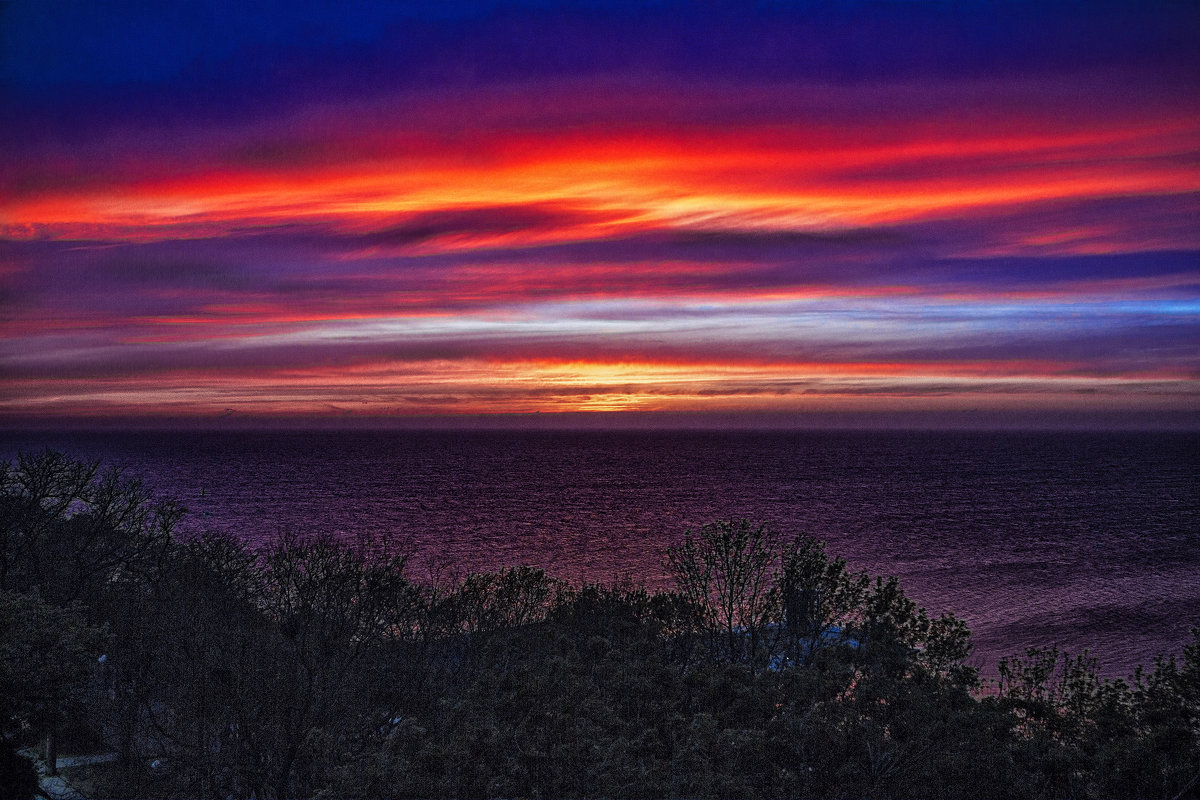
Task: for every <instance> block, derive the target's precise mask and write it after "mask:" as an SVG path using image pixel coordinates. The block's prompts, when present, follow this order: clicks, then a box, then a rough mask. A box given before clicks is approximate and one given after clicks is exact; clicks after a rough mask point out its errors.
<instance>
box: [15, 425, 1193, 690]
mask: <svg viewBox="0 0 1200 800" xmlns="http://www.w3.org/2000/svg"><path fill="white" fill-rule="evenodd" d="M44 448H53V449H58V450H62V451H65V452H68V453H70V454H72V455H75V456H77V457H82V458H88V459H92V458H95V459H102V460H103V461H105V462H106V463H110V464H115V465H118V466H120V467H121V468H122V469H124V470H125V471H127V472H129V473H130V474H136V475H141V476H142V477H143V478H144V479H145V481H146V482H147V484H148V485H149V486H150V487H151V488H152V489H153V490H154V491H155V492H157V493H159V494H163V495H169V496H173V497H176V498H178V499H180V500H181V501H182V502H183V503H184V504H185V505H186V506H187V507H188V508H189V514H188V517H187V519H186V522H185V525H184V527H185V529H186V530H190V531H195V530H200V529H204V528H210V529H215V530H221V531H225V532H228V533H231V534H233V535H235V536H238V537H242V538H244V539H246V540H248V541H250V542H253V543H259V544H261V543H264V542H268V541H270V540H271V539H272V538H273V537H276V536H278V535H280V534H281V533H284V532H298V533H302V534H303V533H324V534H329V535H334V536H337V537H343V538H346V539H352V540H363V541H375V542H390V543H393V544H395V545H397V546H400V547H401V548H403V549H405V550H407V551H409V552H411V553H412V562H411V563H412V568H413V571H414V573H415V574H416V575H418V576H423V575H425V574H427V573H429V572H430V571H432V572H435V573H437V574H440V575H442V576H443V577H453V576H454V575H457V574H462V573H464V572H466V571H470V570H487V569H497V568H501V567H505V566H512V565H516V564H532V565H536V566H540V567H544V568H545V569H546V570H547V571H548V572H549V573H551V574H552V575H555V576H558V577H562V578H565V579H568V580H572V581H583V580H591V581H611V580H614V579H631V580H633V581H635V582H644V583H645V584H647V585H648V586H651V587H660V586H663V585H665V584H666V583H667V580H668V578H667V575H666V573H665V570H664V568H663V564H662V558H663V554H664V552H665V549H666V548H667V547H668V546H669V545H670V544H672V543H673V542H677V541H678V540H679V539H680V538H681V537H682V536H683V535H684V533H685V532H686V531H687V530H689V529H694V528H696V527H698V526H701V525H704V524H705V523H708V522H712V521H714V520H718V519H728V518H743V517H744V518H748V519H751V520H754V521H761V522H764V523H767V524H769V525H771V526H773V527H775V528H777V529H778V530H780V531H781V532H783V533H785V534H788V535H791V534H797V533H807V534H810V535H812V536H815V537H818V538H820V539H823V540H825V541H826V542H827V543H828V548H829V551H830V552H831V553H832V554H835V555H839V556H843V557H845V558H846V559H847V560H848V561H849V562H850V565H851V566H852V567H853V568H856V569H864V570H866V571H868V572H869V573H871V574H874V575H885V576H886V575H895V576H897V577H898V578H899V579H900V581H901V584H902V586H903V587H904V588H905V589H906V591H907V592H908V594H909V595H910V596H912V597H913V598H915V599H916V600H917V601H918V602H919V603H920V604H921V605H923V606H924V607H925V608H926V609H927V610H929V611H930V612H931V613H933V614H940V613H942V612H953V613H955V614H957V615H958V616H960V617H961V618H963V619H965V620H966V621H967V623H968V624H969V625H970V627H971V629H972V631H973V635H974V642H975V654H974V656H973V657H972V662H973V663H975V664H977V665H979V666H981V667H982V668H984V670H985V672H986V673H994V668H995V663H996V661H997V659H998V658H1000V657H1001V656H1004V655H1010V654H1018V653H1021V652H1022V651H1024V649H1025V648H1027V647H1032V646H1044V645H1052V644H1055V645H1058V646H1059V647H1060V648H1063V649H1065V650H1068V651H1069V652H1071V653H1078V652H1081V651H1082V650H1083V649H1085V648H1090V649H1091V650H1092V651H1093V652H1094V653H1095V654H1096V655H1098V656H1099V657H1100V659H1101V670H1102V672H1103V673H1104V674H1106V675H1111V676H1123V675H1127V674H1129V673H1130V672H1132V670H1133V668H1134V667H1135V666H1136V665H1138V664H1146V665H1147V666H1148V665H1149V664H1150V662H1151V660H1152V659H1153V657H1154V656H1155V655H1156V654H1159V653H1170V652H1178V650H1179V648H1180V647H1181V646H1182V645H1183V644H1184V643H1185V642H1187V641H1188V640H1189V628H1190V627H1192V626H1197V625H1200V435H1197V434H1186V433H1130V432H1121V433H1084V432H1070V433H1067V432H1057V433H1048V432H1024V433H1022V432H1003V433H968V432H945V431H943V432H928V431H922V432H914V431H907V432H900V431H892V432H880V431H870V432H868V431H837V432H829V431H821V432H765V431H764V432H717V431H713V432H697V431H673V432H631V431H625V432H601V431H537V432H532V431H504V432H494V431H493V432H488V431H404V432H345V431H339V432H333V431H325V432H295V431H293V432H255V433H247V432H220V433H217V432H170V433H168V432H153V433H146V432H142V433H131V432H119V433H118V432H105V433H64V432H57V433H37V434H34V433H20V434H16V433H7V434H0V456H3V457H4V458H12V457H13V455H15V453H17V452H18V451H22V450H24V451H36V450H40V449H44Z"/></svg>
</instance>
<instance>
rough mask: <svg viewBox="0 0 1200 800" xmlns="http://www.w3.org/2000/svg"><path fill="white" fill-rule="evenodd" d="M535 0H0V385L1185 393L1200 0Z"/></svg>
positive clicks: (1190, 337) (526, 405)
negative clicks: (329, 0) (374, 2)
mask: <svg viewBox="0 0 1200 800" xmlns="http://www.w3.org/2000/svg"><path fill="white" fill-rule="evenodd" d="M566 6H567V4H556V3H548V2H520V3H514V2H507V3H501V2H454V1H453V0H445V1H443V2H436V3H409V4H404V3H387V4H384V3H381V4H379V5H378V6H368V5H362V6H359V5H358V4H341V3H333V4H328V5H325V4H321V3H311V2H294V1H293V2H286V3H285V2H279V3H275V2H248V1H247V0H240V1H239V2H236V3H226V2H206V3H145V4H141V5H139V4H132V3H120V4H108V3H96V2H91V1H88V2H57V1H56V2H41V1H40V0H29V1H28V2H23V1H22V0H16V2H10V3H8V4H6V5H5V6H4V7H3V8H2V10H0V312H2V313H0V330H2V331H3V335H2V336H3V338H2V340H0V421H7V422H8V423H10V424H15V425H47V426H53V425H56V424H60V423H66V422H71V421H76V422H77V421H79V420H93V421H95V420H100V421H104V420H109V421H111V420H125V421H155V420H159V421H162V420H174V421H184V422H189V421H190V422H198V423H203V422H224V421H227V420H231V419H232V420H242V421H244V420H252V421H259V422H273V421H279V420H286V421H317V422H326V421H330V420H339V421H342V422H345V421H346V420H351V421H352V423H353V422H356V421H360V420H368V421H373V422H374V423H376V424H378V423H379V422H380V421H381V420H382V421H385V422H386V421H393V422H396V423H397V424H405V423H406V422H412V421H413V420H425V421H429V420H434V421H437V420H442V421H453V420H456V419H458V420H461V419H471V420H475V421H480V420H482V422H483V423H486V422H487V420H488V419H498V418H493V417H490V416H488V415H523V414H533V413H534V412H540V414H542V415H546V414H557V415H560V416H558V417H556V418H559V419H577V418H579V417H580V415H581V413H582V412H625V413H630V412H633V414H632V416H633V417H636V418H639V419H643V418H648V419H659V420H664V421H668V420H679V419H688V418H692V417H693V416H694V415H697V414H698V415H700V418H705V419H721V420H738V419H743V420H755V419H769V420H772V421H774V422H782V423H784V424H798V425H803V424H806V423H807V422H812V421H817V420H821V419H830V418H832V419H838V420H844V419H855V418H862V419H867V418H870V417H871V416H872V415H883V417H884V418H901V417H903V415H911V414H917V415H925V418H927V419H931V420H936V419H939V418H944V419H953V420H962V419H978V420H980V421H983V422H986V421H988V420H1012V419H1020V420H1025V421H1031V422H1033V423H1036V422H1037V421H1038V420H1075V421H1079V420H1082V421H1086V420H1089V419H1096V420H1105V421H1107V422H1112V421H1113V420H1117V421H1120V420H1122V419H1126V420H1132V421H1137V422H1138V423H1139V424H1140V423H1145V424H1159V423H1161V424H1171V425H1174V424H1185V425H1194V424H1196V423H1197V420H1200V47H1198V46H1197V42H1200V5H1197V4H1196V3H1194V2H1177V3H1166V2H1157V3H1156V2H1129V3H1103V2H1076V3H1061V4H1054V3H1046V2H1029V3H986V4H985V3H978V4H974V3H966V2H963V3H941V2H915V1H914V2H904V1H902V0H893V1H892V2H878V3H870V2H853V1H850V2H840V3H803V2H763V3H757V4H755V3H748V2H730V3H674V2H661V3H656V2H638V3H616V2H588V3H576V4H570V5H569V9H568V8H567V7H566ZM705 415H708V416H705ZM830 415H832V416H830ZM855 415H858V417H855ZM888 415H892V417H888ZM972 415H975V416H972ZM542 418H543V419H544V418H545V417H542ZM605 418H610V417H609V416H607V415H606V416H605Z"/></svg>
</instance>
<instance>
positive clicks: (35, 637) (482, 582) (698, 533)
mask: <svg viewBox="0 0 1200 800" xmlns="http://www.w3.org/2000/svg"><path fill="white" fill-rule="evenodd" d="M0 487H2V491H0V537H2V538H0V739H2V741H0V785H2V786H4V787H6V793H0V794H4V796H5V797H13V798H21V797H31V796H32V794H33V791H34V789H33V788H31V786H36V781H35V782H34V783H33V784H32V785H31V784H30V781H31V780H34V779H31V777H30V770H31V769H32V765H31V763H30V762H29V761H28V760H27V759H26V758H24V757H23V756H22V755H21V754H20V753H19V752H18V751H19V750H21V748H26V747H30V746H37V747H42V748H45V749H46V750H49V751H51V752H49V753H48V754H47V757H48V760H49V761H50V762H52V761H53V751H54V750H55V749H59V750H62V749H90V750H95V749H105V750H111V751H113V752H115V753H116V756H117V759H116V761H115V762H114V763H112V764H108V765H105V766H103V767H97V768H95V769H94V771H93V773H92V775H91V776H90V780H91V781H92V785H94V786H96V787H97V789H96V791H97V792H98V793H99V794H98V796H106V797H107V796H111V797H116V796H120V797H156V798H171V797H181V798H183V797H186V798H201V797H203V798H230V797H233V798H249V797H254V798H326V797H346V798H354V797H363V798H367V797H370V798H426V797H464V798H465V797H628V798H642V797H645V798H656V797H726V798H727V797H745V798H751V797H763V798H776V797H839V798H840V797H872V798H885V797H897V798H900V797H904V798H913V797H928V798H954V797H981V796H986V797H994V798H1007V797H1013V798H1060V797H1061V798H1066V797H1072V798H1076V797H1079V798H1086V797H1162V798H1184V797H1198V796H1200V633H1197V634H1196V639H1195V641H1194V642H1193V643H1192V644H1190V645H1188V646H1187V647H1185V648H1184V652H1183V654H1182V657H1181V658H1175V657H1170V658H1165V659H1164V658H1160V659H1158V660H1157V661H1156V662H1155V663H1154V665H1153V667H1152V668H1151V669H1149V670H1145V671H1142V670H1139V671H1138V673H1137V674H1136V675H1134V676H1133V677H1132V679H1131V680H1129V681H1124V680H1101V679H1100V678H1099V677H1098V676H1097V668H1096V661H1095V659H1094V658H1092V657H1091V656H1088V655H1087V654H1085V655H1083V656H1077V657H1068V656H1067V655H1065V654H1061V653H1059V652H1058V651H1056V650H1054V649H1042V650H1031V651H1029V652H1027V653H1026V654H1024V655H1023V656H1021V657H1016V658H1011V659H1006V660H1005V661H1002V662H1001V664H1000V665H999V675H1000V679H999V682H998V684H996V685H995V686H993V687H992V691H990V692H986V693H983V692H981V691H980V690H981V688H982V685H983V682H982V681H981V679H980V676H979V674H978V671H977V670H976V669H975V668H973V667H971V666H968V665H967V663H966V661H967V658H968V656H969V655H970V652H971V641H970V634H969V631H968V630H967V628H966V626H965V624H964V623H963V622H962V621H961V620H958V619H956V618H955V617H953V616H951V615H944V616H940V617H936V618H934V617H931V616H929V615H928V614H926V612H925V611H924V610H923V609H921V608H920V607H918V606H917V604H916V603H914V602H913V601H912V600H911V599H910V598H908V597H907V596H906V595H905V593H904V591H903V589H902V588H901V587H900V586H899V585H898V584H897V582H896V581H895V579H889V580H885V579H882V578H872V577H870V576H868V575H866V574H865V573H862V572H856V571H854V570H853V569H851V568H850V566H849V565H847V563H846V562H845V561H844V560H843V559H840V558H835V557H832V556H830V555H829V554H828V553H827V552H826V550H825V547H824V545H823V544H822V543H820V542H818V541H815V540H813V539H810V538H806V537H796V538H790V537H785V536H783V535H781V534H779V533H778V532H776V531H774V530H773V529H771V528H769V527H766V526H763V525H757V524H752V523H750V522H748V521H745V520H731V521H720V522H715V523H713V524H711V525H708V526H705V527H703V528H701V529H699V530H695V531H689V532H687V534H686V535H685V536H684V537H683V539H682V541H680V542H679V543H678V544H677V545H675V546H673V547H671V548H669V549H668V551H667V557H666V564H667V567H668V570H669V573H670V575H671V577H672V579H673V585H672V587H671V588H669V589H667V590H663V591H649V590H647V589H645V588H644V587H640V586H637V585H622V584H609V585H605V584H595V583H585V584H583V585H575V584H569V583H566V582H563V581H560V580H557V579H555V578H553V577H551V576H549V575H547V574H545V573H544V572H543V571H541V570H538V569H533V568H529V567H514V568H511V569H506V570H502V571H499V572H492V573H477V574H468V575H465V576H463V577H460V578H457V579H455V580H434V579H426V580H417V579H416V578H415V577H414V576H413V575H412V574H411V570H410V568H409V564H408V559H407V558H406V556H405V554H404V553H401V552H396V551H394V550H392V549H389V548H388V547H387V546H386V545H385V544H384V543H379V542H358V543H350V544H347V543H345V542H339V541H335V540H333V539H331V538H328V537H324V536H321V535H319V534H318V535H301V534H295V535H288V536H281V537H280V538H279V539H278V540H277V541H275V542H273V543H272V544H271V545H270V546H268V547H265V548H261V549H255V548H252V547H251V546H249V545H247V544H246V543H245V541H244V540H242V539H239V538H235V537H231V536H226V535H218V534H213V533H206V534H202V535H193V536H182V535H179V533H178V530H179V522H180V519H181V518H182V516H183V514H184V511H183V509H182V508H180V507H179V506H178V505H177V504H175V503H173V502H170V501H163V500H159V499H156V498H154V497H152V496H151V495H150V493H149V492H147V491H146V489H145V487H144V486H143V484H142V483H141V482H140V481H139V480H137V479H136V478H131V477H129V476H126V475H122V474H121V473H119V472H118V471H116V470H112V469H109V470H104V469H101V468H100V467H99V466H98V465H97V464H94V463H87V462H81V461H78V460H75V459H72V458H70V457H68V456H65V455H63V454H60V453H54V452H44V453H39V454H23V455H20V456H18V457H17V458H16V459H15V460H14V461H12V462H9V463H4V464H2V465H0Z"/></svg>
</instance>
